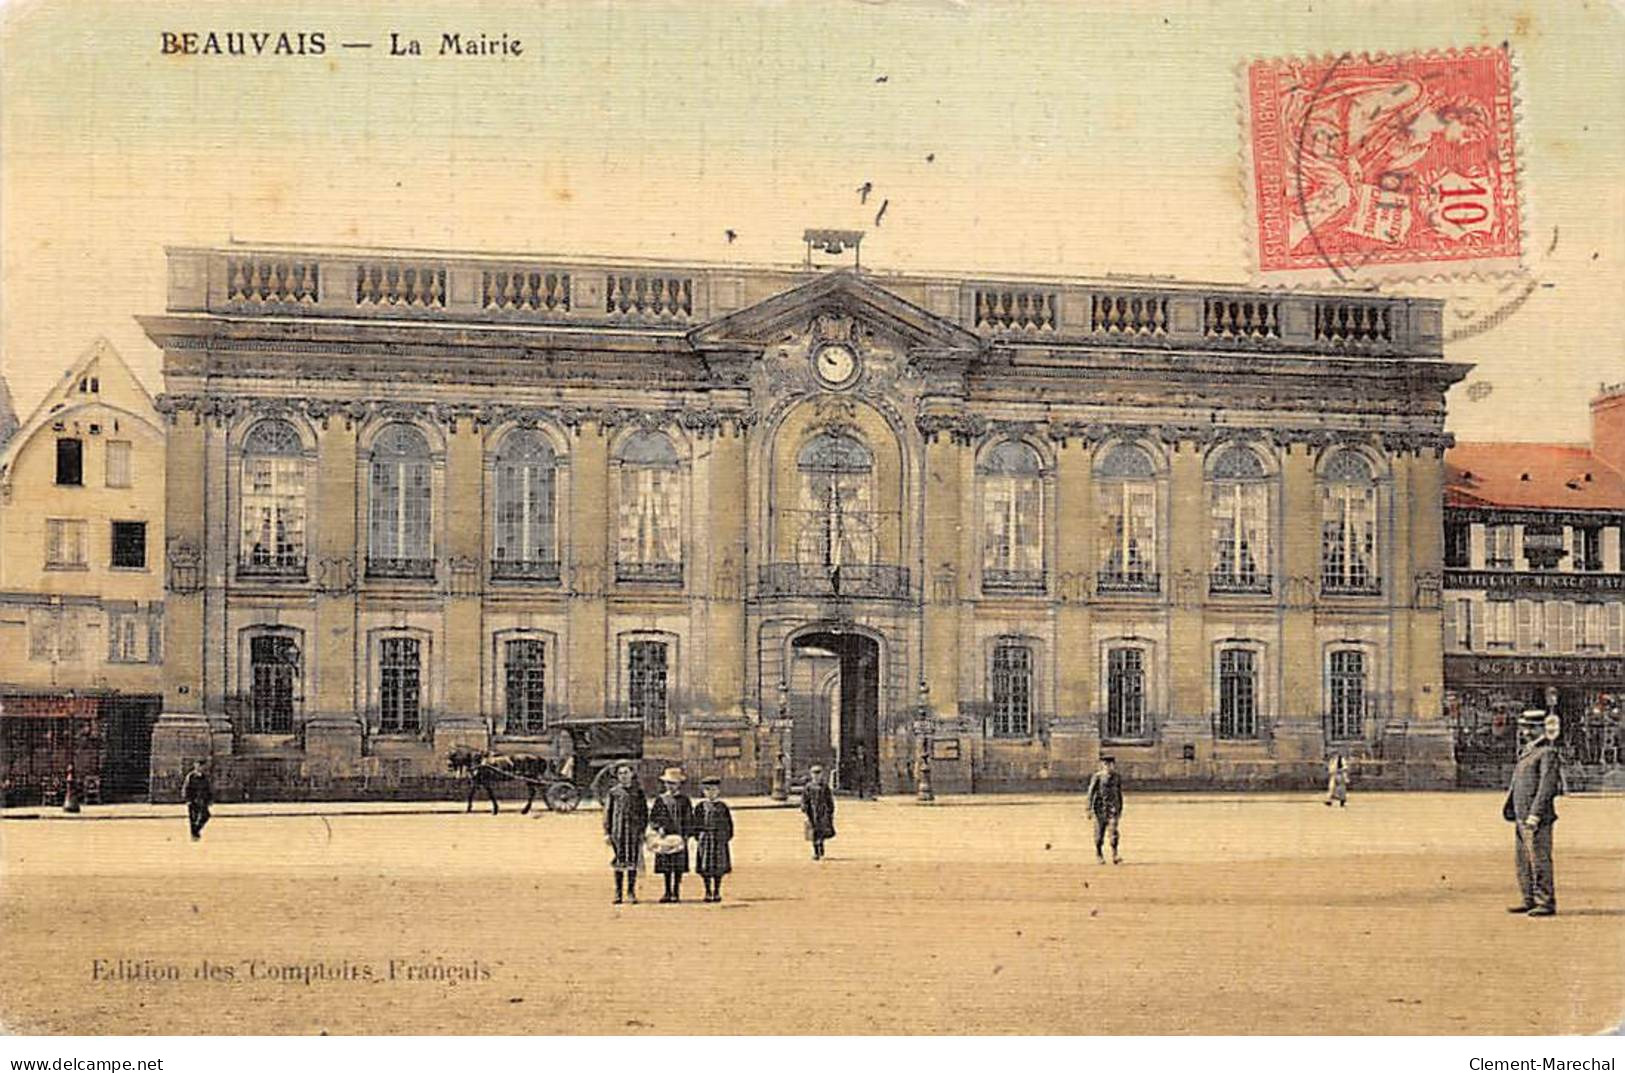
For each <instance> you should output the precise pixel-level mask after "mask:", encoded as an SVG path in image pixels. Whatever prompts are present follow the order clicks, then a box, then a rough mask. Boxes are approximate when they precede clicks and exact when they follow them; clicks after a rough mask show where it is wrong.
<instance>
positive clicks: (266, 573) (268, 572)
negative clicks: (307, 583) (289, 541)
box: [237, 555, 305, 581]
mask: <svg viewBox="0 0 1625 1073" xmlns="http://www.w3.org/2000/svg"><path fill="white" fill-rule="evenodd" d="M237 576H238V577H242V578H281V579H283V580H301V581H302V580H304V577H305V557H304V556H303V555H300V556H297V557H295V556H270V557H266V556H258V557H256V556H244V557H243V559H242V560H241V561H239V562H238V563H237Z"/></svg>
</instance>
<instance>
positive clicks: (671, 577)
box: [615, 562, 683, 585]
mask: <svg viewBox="0 0 1625 1073" xmlns="http://www.w3.org/2000/svg"><path fill="white" fill-rule="evenodd" d="M615 580H616V581H624V582H630V583H633V584H641V585H681V584H682V583H683V564H682V563H661V562H650V563H630V562H616V564H615Z"/></svg>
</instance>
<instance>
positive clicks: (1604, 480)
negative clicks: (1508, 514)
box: [1445, 443, 1625, 510]
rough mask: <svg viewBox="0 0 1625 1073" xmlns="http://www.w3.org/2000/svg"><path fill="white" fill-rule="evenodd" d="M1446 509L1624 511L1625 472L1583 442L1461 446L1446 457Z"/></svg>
mask: <svg viewBox="0 0 1625 1073" xmlns="http://www.w3.org/2000/svg"><path fill="white" fill-rule="evenodd" d="M1445 505H1446V506H1451V507H1482V506H1492V507H1529V508H1533V509H1538V510H1625V474H1622V473H1620V472H1619V471H1618V470H1615V469H1611V468H1609V467H1608V466H1607V465H1606V464H1605V463H1604V462H1603V461H1602V459H1600V458H1598V457H1597V456H1595V455H1593V454H1592V453H1591V449H1590V448H1589V447H1587V446H1586V445H1585V444H1572V443H1460V444H1457V445H1456V446H1455V447H1452V448H1451V449H1450V450H1449V451H1448V452H1447V453H1446V454H1445Z"/></svg>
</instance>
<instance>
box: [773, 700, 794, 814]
mask: <svg viewBox="0 0 1625 1073" xmlns="http://www.w3.org/2000/svg"><path fill="white" fill-rule="evenodd" d="M789 718H790V683H789V682H786V681H785V680H784V679H782V678H781V679H779V721H778V724H777V725H776V726H775V727H774V728H773V730H774V733H773V743H774V747H775V749H776V750H777V755H775V756H774V758H773V790H772V793H773V800H775V801H788V800H789V799H790V779H789V773H788V772H787V771H786V770H785V768H786V766H787V759H788V758H787V756H786V751H785V747H784V726H785V723H787V722H788V721H789Z"/></svg>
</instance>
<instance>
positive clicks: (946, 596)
mask: <svg viewBox="0 0 1625 1073" xmlns="http://www.w3.org/2000/svg"><path fill="white" fill-rule="evenodd" d="M958 589H959V584H958V579H957V578H956V577H955V576H954V564H953V563H950V562H942V563H938V564H937V568H936V570H935V571H934V572H933V573H932V575H931V598H932V599H933V600H935V601H936V602H937V603H939V604H951V603H953V602H954V601H955V600H957V599H958V598H959V595H958Z"/></svg>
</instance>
